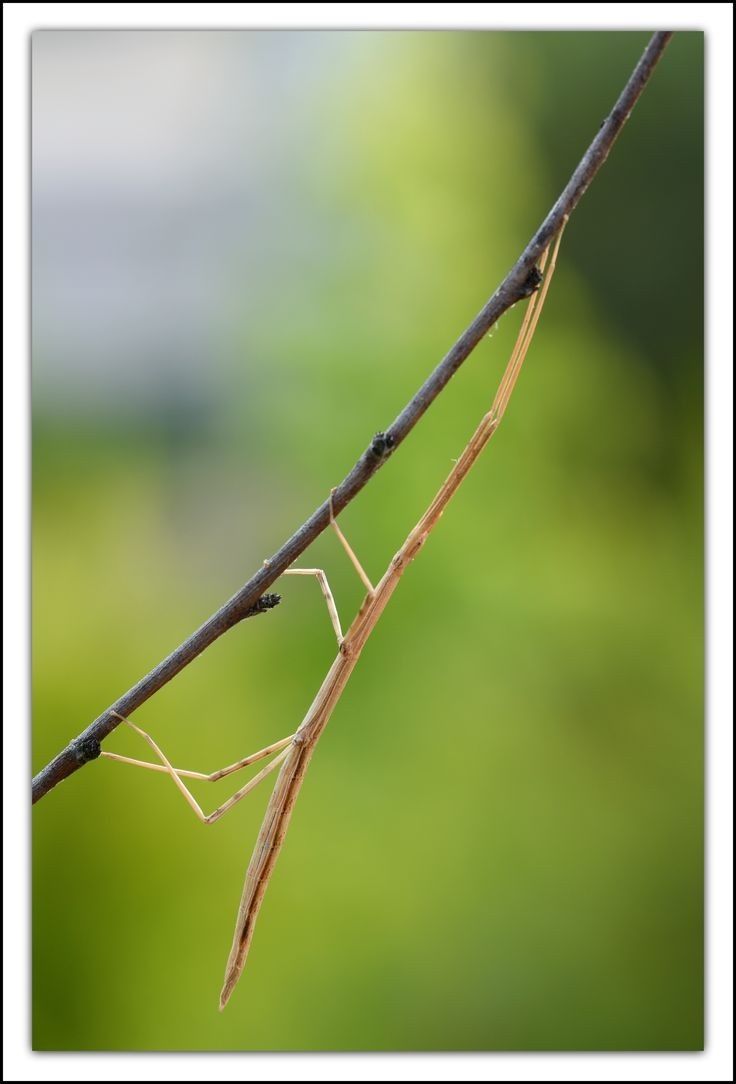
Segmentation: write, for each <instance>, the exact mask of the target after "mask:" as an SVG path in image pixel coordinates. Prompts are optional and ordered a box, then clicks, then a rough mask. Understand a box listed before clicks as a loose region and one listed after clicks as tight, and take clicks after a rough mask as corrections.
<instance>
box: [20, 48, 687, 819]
mask: <svg viewBox="0 0 736 1084" xmlns="http://www.w3.org/2000/svg"><path fill="white" fill-rule="evenodd" d="M671 37H672V34H671V32H669V31H660V32H658V33H656V34H654V35H653V36H652V38H651V40H650V42H649V44H648V45H647V47H646V49H645V50H644V53H643V54H642V57H641V59H640V61H639V63H638V64H637V65H636V68H635V69H634V71H633V72H632V74H631V77H630V79H629V81H628V82H627V84H626V86H625V87H624V89H623V91H622V93H621V95H620V97H619V99H618V101H617V102H616V104H615V105H614V107H613V109H612V110H611V112H610V113H609V115H608V117H607V118H606V120H605V121H604V122H603V124H602V125H601V127H600V128H599V130H598V132H597V133H596V136H595V138H594V140H593V142H592V143H591V144H590V146H589V147H588V149H587V151H586V152H585V154H584V155H583V157H582V159H581V161H580V163H579V165H578V167H577V169H576V170H575V172H574V173H573V175H572V177H571V178H570V180H569V181H568V183H567V185H566V186H565V188H564V190H563V192H562V194H561V195H560V196H559V198H558V199H557V201H556V203H555V204H554V206H553V207H552V210H551V211H550V212H549V214H548V215H547V217H546V218H545V219H544V222H543V223H542V225H541V226H540V227H539V229H538V230H537V232H536V233H535V234H534V236H533V238H532V239H531V241H530V242H529V244H528V245H527V246H526V248H525V249H524V251H523V252H522V254H521V256H520V257H519V259H518V260H517V261H516V263H515V264H514V266H513V267H512V269H511V270H510V271H509V273H508V275H507V276H506V278H505V279H504V280H503V282H502V283H501V285H500V286H499V287H498V289H497V290H496V292H495V293H494V294H493V296H492V297H491V299H490V300H489V301H488V302H487V303H486V305H485V306H484V307H483V308H482V309H481V311H480V312H479V313H478V315H477V316H476V318H475V319H474V320H473V322H472V323H471V324H470V326H469V327H468V328H467V329H466V330H465V331H464V332H463V334H462V335H461V336H460V338H459V339H458V340H457V342H456V343H455V345H454V346H453V347H452V348H451V349H450V351H449V353H448V354H446V356H445V357H444V358H443V359H442V361H441V362H440V363H439V365H438V366H437V368H436V369H435V370H434V372H432V373H431V374H430V375H429V376H428V377H427V379H426V380H425V382H424V384H422V386H421V388H420V389H419V391H418V392H417V393H416V395H415V396H414V398H413V399H412V400H411V402H409V403H408V404H407V405H406V406H405V407H404V409H403V410H402V411H401V413H400V414H399V416H398V417H397V418H396V420H395V421H394V422H393V423H392V424H391V426H389V428H388V429H387V430H386V432H385V433H378V434H377V435H376V436H375V437H374V438H373V440H372V441H371V443H370V444H369V446H368V448H367V449H366V451H364V452H363V454H362V455H361V457H360V458H359V459H358V462H357V463H356V464H355V466H354V467H353V469H352V470H351V471H350V473H349V474H348V475H347V476H346V477H345V478H344V479H343V481H342V482H341V483H340V485H339V486H338V487H337V489H335V491H334V494H333V498H332V502H333V508H334V511H335V513H338V512H341V511H342V510H343V508H345V507H346V506H347V505H348V504H349V503H350V501H352V500H353V498H354V497H355V496H356V495H357V494H358V493H360V491H361V489H362V488H363V486H364V485H365V484H366V483H367V482H368V481H369V480H370V478H372V477H373V475H374V474H375V473H376V471H377V470H378V469H379V467H381V466H383V464H384V463H385V462H386V460H387V459H388V458H389V456H390V455H391V454H392V453H393V452H394V451H395V450H396V449H397V448H398V446H399V445H400V444H401V442H402V441H403V440H404V439H405V438H406V437H407V436H408V434H409V433H410V432H411V430H412V429H413V428H414V426H415V425H416V424H417V422H418V421H419V419H420V418H421V417H422V415H423V414H424V412H425V411H426V410H427V409H428V408H429V407H430V406H431V404H432V403H433V402H434V400H435V399H436V398H437V396H438V395H439V394H440V392H441V391H442V389H443V388H444V387H445V385H446V384H447V383H448V381H449V380H450V378H451V377H452V376H453V375H454V374H455V373H456V372H457V370H458V369H459V368H460V366H461V365H462V363H463V362H464V361H465V359H466V358H467V357H468V355H469V354H470V353H471V351H472V350H473V349H474V348H475V347H476V346H477V345H478V343H479V342H480V340H481V339H482V338H483V336H484V335H485V334H487V332H488V331H489V330H490V329H491V327H493V325H494V324H495V323H496V321H497V320H498V319H499V317H500V316H502V315H503V314H504V313H505V312H506V311H507V310H508V309H510V308H511V306H512V305H514V304H516V302H517V301H519V300H520V299H521V298H523V297H527V296H528V295H529V292H530V289H531V286H530V275H532V274H533V270H534V267H535V265H536V262H537V260H538V259H539V257H540V255H541V253H542V252H543V251H544V249H545V248H546V247H547V245H548V244H549V242H550V240H551V238H552V237H553V236H554V235H555V234H556V233H557V231H558V229H559V228H560V226H561V224H562V221H563V219H564V218H565V217H566V216H568V215H570V214H571V213H572V211H573V210H574V209H575V207H576V206H577V205H578V203H579V202H580V199H581V197H582V196H583V194H584V192H585V191H586V189H587V188H588V185H589V184H590V182H591V181H592V180H593V178H594V177H595V175H596V173H597V172H598V170H599V169H600V167H601V166H602V165H603V163H604V162H605V160H606V158H607V157H608V153H609V151H610V150H611V147H612V146H613V143H614V141H615V139H616V137H617V136H618V134H619V132H620V131H621V129H622V128H623V126H624V124H625V123H626V120H627V119H628V116H629V114H630V113H631V110H632V109H633V108H634V106H635V104H636V102H637V100H638V98H639V96H640V95H641V93H642V91H643V90H644V87H645V86H646V84H647V82H648V80H649V77H650V75H651V74H652V71H653V70H654V68H655V66H656V64H657V62H658V60H659V58H660V57H661V55H662V53H663V52H664V50H665V47H666V46H667V43H668V42H669V40H670V38H671ZM329 521H330V510H329V501H328V500H325V501H324V502H323V503H322V504H321V505H320V506H319V508H318V509H317V510H316V511H315V512H314V513H313V514H312V515H311V516H310V517H309V519H308V520H307V521H306V523H303V524H302V526H301V527H299V529H298V530H297V531H296V532H295V533H294V534H293V535H292V536H291V538H290V539H289V540H288V541H287V542H285V543H284V544H283V546H282V547H281V549H279V550H278V551H277V552H276V553H275V554H274V555H273V557H271V558H270V560H269V561H268V562H266V563H265V564H264V565H263V567H261V568H259V570H258V571H257V572H256V574H255V575H254V576H252V577H251V579H250V580H248V582H247V583H246V584H245V586H244V587H242V588H241V589H240V590H239V591H238V593H237V594H236V595H233V597H232V598H231V599H230V600H229V601H228V602H226V603H225V605H224V606H222V607H221V608H220V609H219V610H218V611H217V612H216V613H215V614H213V615H212V617H210V618H209V619H208V620H207V621H205V623H204V624H203V625H202V626H201V627H200V628H198V629H197V631H196V632H194V633H192V635H191V636H189V637H188V639H186V640H185V641H184V643H183V644H181V645H180V646H179V647H178V648H176V650H175V651H172V653H171V654H170V655H169V656H168V658H166V659H164V660H163V662H161V663H159V665H158V666H157V667H156V668H155V669H154V670H152V671H151V672H150V674H147V675H146V676H145V677H144V678H141V680H140V681H139V682H138V683H137V684H136V685H134V686H133V688H132V689H129V690H128V692H127V693H125V694H124V695H123V696H121V697H120V698H119V699H118V700H116V701H115V703H114V704H112V705H111V706H110V707H109V708H108V709H107V710H106V711H104V712H103V713H102V715H100V716H99V717H98V718H97V719H95V721H94V722H93V723H91V724H90V726H88V727H87V729H86V730H85V731H83V733H82V734H80V735H79V737H77V738H75V739H74V740H73V741H72V742H70V743H69V745H68V746H67V747H66V749H64V750H62V752H61V753H59V755H58V756H57V757H55V758H54V760H52V761H51V763H50V764H48V765H47V766H46V767H45V768H43V769H42V770H41V771H40V772H39V773H38V775H37V776H36V777H35V778H34V780H33V801H34V803H35V802H37V801H38V800H39V799H40V798H43V796H44V795H45V794H47V793H48V792H49V791H50V790H51V789H52V787H55V786H56V784H57V783H60V782H61V781H62V780H63V779H66V778H67V777H68V776H70V775H71V774H72V773H73V772H75V771H76V770H77V769H78V768H81V766H82V765H83V764H86V763H87V761H89V760H94V759H95V758H96V757H97V756H99V752H100V742H101V741H102V740H103V739H104V738H106V737H107V736H108V734H110V733H111V732H112V731H113V730H114V729H115V728H116V727H117V726H118V725H119V723H120V716H121V715H123V716H129V715H132V713H133V712H134V711H135V710H136V708H139V707H140V706H141V704H143V703H145V701H146V700H148V699H149V698H150V697H151V696H153V694H154V693H155V692H158V690H159V689H160V688H161V687H162V686H163V685H165V684H166V683H167V682H168V681H171V679H172V678H173V677H175V676H176V675H177V674H178V673H180V671H181V670H183V669H184V667H185V666H188V664H189V663H190V662H191V661H192V660H193V659H195V658H196V657H197V656H198V655H200V654H201V653H202V652H203V651H204V650H205V649H206V648H208V647H209V646H210V644H212V643H214V642H215V640H217V639H218V638H219V637H220V636H222V634H223V633H224V632H227V630H228V629H231V628H232V627H233V626H234V625H237V624H238V622H240V621H242V620H243V619H244V618H246V617H250V616H251V615H252V614H254V613H258V612H262V610H263V609H267V608H269V605H274V604H275V601H278V598H276V600H275V601H274V599H273V598H269V596H265V597H264V592H265V591H267V590H268V588H269V587H270V586H271V584H272V583H274V582H275V581H276V580H277V579H278V578H279V576H281V574H282V573H283V572H284V571H285V570H286V569H287V568H288V567H289V565H291V564H292V563H293V562H294V561H295V560H296V558H297V557H299V555H300V554H301V553H303V552H304V550H305V549H306V548H307V547H308V546H309V545H310V544H311V543H312V542H314V540H315V538H317V536H318V535H320V534H321V533H322V531H324V529H325V528H326V527H327V526H328V524H329Z"/></svg>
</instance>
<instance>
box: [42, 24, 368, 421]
mask: <svg viewBox="0 0 736 1084" xmlns="http://www.w3.org/2000/svg"><path fill="white" fill-rule="evenodd" d="M361 49H363V46H362V45H361V43H360V41H359V36H358V35H350V34H348V35H342V36H341V41H340V42H339V45H338V42H337V41H336V39H335V36H334V35H330V34H329V33H326V34H319V33H315V34H296V33H294V34H292V33H284V32H263V33H254V32H243V33H239V32H233V31H225V32H218V31H211V32H204V33H203V32H197V33H190V32H187V31H162V32H155V33H152V32H150V31H146V32H136V31H83V32H76V31H75V32H68V31H37V32H36V33H34V35H33V39H32V56H33V105H32V112H33V132H32V153H33V161H32V176H33V197H32V206H33V226H32V256H33V273H32V274H33V279H32V287H33V316H32V328H33V354H34V410H35V411H36V414H37V416H38V414H39V413H41V414H49V413H51V414H59V413H66V412H69V411H71V412H73V413H74V414H75V415H80V414H81V415H84V414H85V413H94V414H96V415H98V416H99V413H100V412H102V413H103V414H105V413H108V414H109V413H111V412H112V413H120V414H122V415H125V414H128V413H134V414H137V415H140V416H141V417H146V416H154V415H156V414H159V413H160V412H161V410H162V407H163V404H164V403H166V404H168V407H169V409H170V408H171V407H172V406H173V405H176V409H177V410H178V411H183V412H184V413H186V412H187V404H189V405H190V407H191V406H192V404H194V403H195V402H196V404H197V410H198V411H201V410H202V409H203V406H204V404H206V403H207V402H209V403H210V404H211V405H212V406H214V407H215V408H216V405H217V397H218V395H219V394H220V392H219V391H218V386H219V385H218V381H219V379H220V374H221V371H222V369H223V366H226V365H227V364H228V363H229V362H230V361H232V360H233V359H232V350H233V338H234V337H235V338H237V347H238V352H239V353H238V365H239V366H240V367H241V371H244V372H246V373H247V371H248V368H249V367H250V366H251V365H253V363H254V359H253V358H252V356H251V353H250V351H249V344H248V336H247V328H248V325H249V322H250V320H251V318H252V317H253V315H254V314H256V313H257V312H258V309H259V300H260V299H261V293H260V290H261V286H262V284H263V283H264V281H268V282H269V291H270V290H271V281H272V279H273V277H274V276H289V275H298V274H301V273H304V272H305V271H308V269H309V268H310V267H311V266H312V265H313V264H314V262H315V261H318V260H319V258H320V252H321V251H322V248H323V246H324V238H325V236H326V233H327V231H328V230H329V229H330V225H329V223H330V218H329V216H326V215H325V216H324V220H322V221H320V216H319V211H318V209H315V208H312V210H311V213H310V214H309V215H305V214H303V213H302V212H303V207H304V199H303V188H302V186H303V173H302V172H300V171H299V170H298V169H295V168H294V166H293V163H294V162H295V161H296V162H298V161H299V160H300V158H302V157H304V156H308V155H310V154H313V153H315V148H314V146H312V145H311V144H312V142H313V139H314V131H313V129H311V140H310V142H309V144H308V143H307V139H306V137H305V135H304V133H305V131H306V130H307V128H308V126H306V125H305V124H304V116H305V111H306V110H308V109H309V101H310V94H311V93H312V91H313V90H314V89H315V87H317V86H319V83H320V78H321V76H322V74H323V73H324V70H325V68H326V67H327V66H329V68H330V70H331V72H332V77H333V78H335V77H336V76H337V77H338V78H339V67H340V66H343V67H346V66H350V65H351V64H354V62H355V59H356V55H359V54H360V52H361ZM336 69H337V70H336ZM317 150H318V148H317ZM289 164H290V167H289ZM284 238H288V264H287V265H286V266H284V263H285V261H284V252H283V247H284V246H283V245H282V244H280V240H281V239H284ZM236 332H237V334H236ZM222 394H225V393H224V392H223V393H222Z"/></svg>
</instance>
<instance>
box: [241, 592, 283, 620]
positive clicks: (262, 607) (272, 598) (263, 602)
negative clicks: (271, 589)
mask: <svg viewBox="0 0 736 1084" xmlns="http://www.w3.org/2000/svg"><path fill="white" fill-rule="evenodd" d="M280 602H281V595H261V597H260V598H259V599H258V602H256V603H254V604H253V605H252V606H251V608H250V609H249V610H248V615H247V616H249V617H250V615H251V614H264V613H265V612H266V610H272V609H273V608H274V606H278V604H279V603H280Z"/></svg>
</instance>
